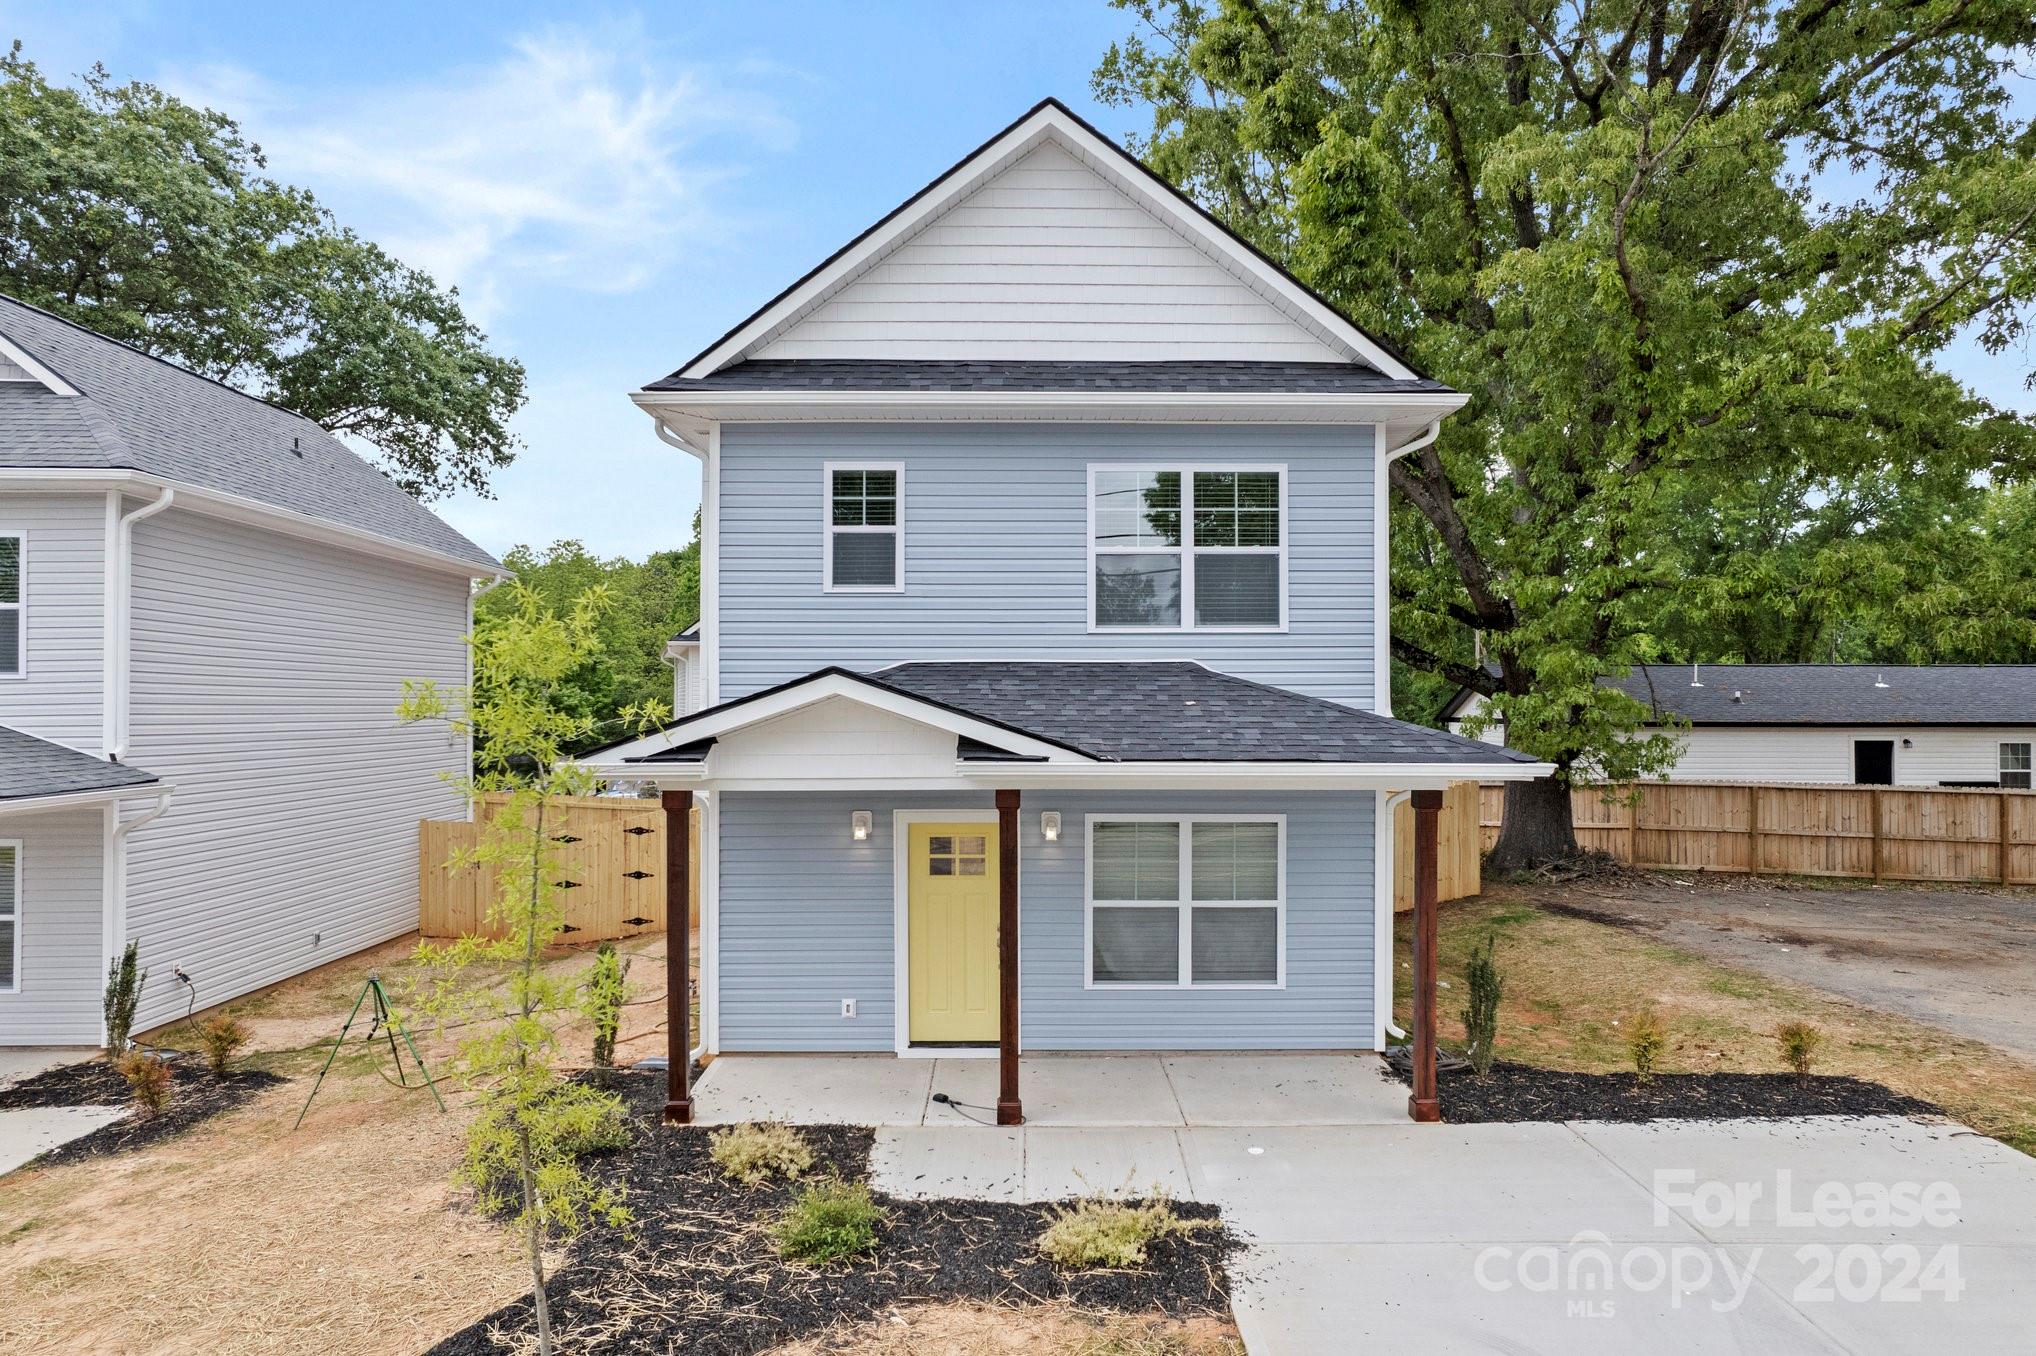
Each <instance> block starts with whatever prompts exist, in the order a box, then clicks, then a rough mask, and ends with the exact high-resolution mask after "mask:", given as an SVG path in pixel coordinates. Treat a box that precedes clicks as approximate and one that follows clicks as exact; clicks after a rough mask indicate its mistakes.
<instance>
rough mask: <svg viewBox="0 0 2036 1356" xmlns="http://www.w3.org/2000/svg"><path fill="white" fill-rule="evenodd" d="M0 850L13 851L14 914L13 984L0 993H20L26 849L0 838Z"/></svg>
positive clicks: (18, 842) (2, 987) (0, 987)
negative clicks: (23, 867)
mask: <svg viewBox="0 0 2036 1356" xmlns="http://www.w3.org/2000/svg"><path fill="white" fill-rule="evenodd" d="M0 848H13V849H14V913H13V915H12V917H13V921H14V982H13V983H12V984H0V993H20V992H21V912H22V903H23V901H22V898H21V887H22V881H23V879H24V872H23V870H22V865H21V860H22V858H23V857H24V856H26V855H27V849H26V848H24V847H23V846H22V841H21V839H19V838H0Z"/></svg>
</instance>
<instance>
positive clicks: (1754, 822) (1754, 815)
mask: <svg viewBox="0 0 2036 1356" xmlns="http://www.w3.org/2000/svg"><path fill="white" fill-rule="evenodd" d="M1746 824H1747V829H1746V833H1747V850H1746V869H1747V871H1748V872H1749V873H1751V874H1752V875H1756V876H1757V875H1759V874H1760V788H1759V787H1757V786H1755V787H1751V788H1749V789H1748V792H1747V796H1746Z"/></svg>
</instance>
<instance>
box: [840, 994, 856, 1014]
mask: <svg viewBox="0 0 2036 1356" xmlns="http://www.w3.org/2000/svg"><path fill="white" fill-rule="evenodd" d="M841 1015H842V1016H844V1017H853V1016H855V1000H854V999H853V998H844V999H842V1000H841Z"/></svg>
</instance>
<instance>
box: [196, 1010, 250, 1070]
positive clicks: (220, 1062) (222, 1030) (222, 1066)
mask: <svg viewBox="0 0 2036 1356" xmlns="http://www.w3.org/2000/svg"><path fill="white" fill-rule="evenodd" d="M247 1039H248V1032H247V1027H246V1025H244V1024H243V1023H242V1022H240V1021H239V1020H237V1019H236V1018H234V1017H233V1016H231V1015H230V1014H227V1013H224V1012H222V1013H219V1014H217V1015H216V1016H212V1017H207V1018H206V1019H205V1020H204V1021H203V1022H201V1023H199V1024H198V1048H199V1049H201V1050H203V1051H204V1052H205V1067H206V1068H208V1069H210V1070H212V1072H213V1073H214V1074H216V1075H220V1076H224V1075H225V1073H226V1071H227V1069H229V1068H230V1067H232V1065H233V1057H234V1056H235V1055H237V1054H239V1053H240V1047H241V1046H243V1045H246V1044H247Z"/></svg>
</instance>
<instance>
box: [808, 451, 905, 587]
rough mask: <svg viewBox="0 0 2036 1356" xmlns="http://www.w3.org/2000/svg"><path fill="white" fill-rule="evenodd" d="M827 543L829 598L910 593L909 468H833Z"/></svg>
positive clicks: (883, 464) (824, 584) (886, 465)
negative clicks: (907, 555)
mask: <svg viewBox="0 0 2036 1356" xmlns="http://www.w3.org/2000/svg"><path fill="white" fill-rule="evenodd" d="M826 475H827V507H826V513H827V541H826V543H825V545H826V555H825V558H824V561H823V563H822V566H821V570H822V577H821V584H822V587H823V588H825V589H826V591H827V592H829V593H901V592H903V591H904V588H905V520H904V514H903V513H902V512H901V511H900V508H899V505H900V504H901V503H902V502H903V497H902V495H901V493H900V492H901V491H902V489H903V488H904V479H905V468H904V467H903V466H901V465H899V464H898V463H896V462H873V463H870V464H867V465H849V464H845V463H842V462H832V461H831V462H828V463H827V469H826Z"/></svg>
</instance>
